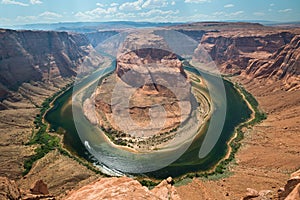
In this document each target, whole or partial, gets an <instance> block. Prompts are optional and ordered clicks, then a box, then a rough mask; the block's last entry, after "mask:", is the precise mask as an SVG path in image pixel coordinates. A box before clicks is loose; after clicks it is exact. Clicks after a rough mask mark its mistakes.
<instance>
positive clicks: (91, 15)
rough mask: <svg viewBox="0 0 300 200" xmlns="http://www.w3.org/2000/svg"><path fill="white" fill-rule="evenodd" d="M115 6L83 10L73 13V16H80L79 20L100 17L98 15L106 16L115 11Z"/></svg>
mask: <svg viewBox="0 0 300 200" xmlns="http://www.w3.org/2000/svg"><path fill="white" fill-rule="evenodd" d="M117 10H118V9H117V7H110V8H107V9H105V8H101V7H98V8H95V9H93V10H89V11H85V12H77V13H76V14H75V17H78V18H80V19H81V20H84V19H86V20H93V19H95V18H100V17H107V16H111V15H113V14H114V13H116V12H117Z"/></svg>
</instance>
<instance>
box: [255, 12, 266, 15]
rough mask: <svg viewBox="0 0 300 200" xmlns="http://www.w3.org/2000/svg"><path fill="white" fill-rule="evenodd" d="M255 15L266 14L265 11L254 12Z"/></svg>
mask: <svg viewBox="0 0 300 200" xmlns="http://www.w3.org/2000/svg"><path fill="white" fill-rule="evenodd" d="M253 15H255V16H264V15H266V14H265V13H264V12H254V13H253Z"/></svg>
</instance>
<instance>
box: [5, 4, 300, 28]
mask: <svg viewBox="0 0 300 200" xmlns="http://www.w3.org/2000/svg"><path fill="white" fill-rule="evenodd" d="M0 2H1V3H0V26H8V25H19V24H34V23H55V22H78V21H80V22H87V21H98V22H101V21H151V22H194V21H225V20H238V21H245V20H265V21H277V22H291V21H300V0H181V1H179V0H119V1H118V0H115V1H114V0H113V1H109V0H0Z"/></svg>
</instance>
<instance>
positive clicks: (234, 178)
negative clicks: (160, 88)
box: [0, 24, 300, 200]
mask: <svg viewBox="0 0 300 200" xmlns="http://www.w3.org/2000/svg"><path fill="white" fill-rule="evenodd" d="M196 25H197V26H198V25H199V24H196ZM204 25H205V24H204ZM238 26H241V24H238ZM243 26H244V25H243ZM252 26H253V28H251V27H252ZM191 27H192V28H191ZM207 27H209V29H211V30H213V31H211V32H209V30H206V29H207ZM207 27H206V28H205V27H204V28H203V27H202V25H201V26H200V28H199V27H195V28H194V29H201V30H202V29H203V31H198V32H196V33H195V32H193V31H195V30H194V29H193V26H189V27H188V28H187V29H185V30H183V31H182V32H184V31H185V32H186V33H187V34H192V35H193V36H194V38H198V39H199V38H200V39H201V38H202V36H203V35H204V36H203V38H202V39H201V42H202V43H203V44H204V46H205V45H206V46H205V47H206V48H207V49H208V50H209V53H210V54H211V56H212V58H213V60H214V61H215V62H216V63H217V64H218V65H219V66H220V69H224V70H225V72H226V71H227V72H228V73H235V72H236V71H238V72H239V73H238V74H240V75H237V76H234V77H231V80H232V81H233V82H239V83H241V84H242V85H243V86H244V87H245V88H246V89H247V90H248V91H249V92H250V93H251V94H253V96H254V97H255V98H256V99H257V101H258V103H259V106H260V109H261V110H263V111H264V112H265V113H266V114H267V116H268V117H267V119H266V120H264V121H263V122H262V123H260V124H257V125H255V126H254V127H252V128H251V129H248V130H246V133H245V138H244V139H243V140H242V141H241V144H242V146H241V148H240V149H239V151H238V153H237V154H236V155H235V162H232V163H231V164H230V165H229V172H227V173H226V174H225V175H222V176H221V177H215V178H214V177H211V178H210V179H199V178H194V179H193V180H187V183H185V184H182V185H180V186H178V185H175V186H174V185H173V186H172V184H171V183H172V181H170V180H169V181H163V182H162V183H161V184H160V185H159V186H157V187H155V188H154V189H152V190H149V189H146V188H145V187H142V186H141V185H140V184H139V183H138V182H136V181H134V180H132V179H130V178H105V177H104V175H101V174H97V173H95V172H94V171H92V170H90V169H88V168H87V167H86V166H84V165H82V163H85V161H81V162H77V161H75V160H74V159H73V158H70V157H68V156H66V155H63V154H61V153H60V152H59V151H58V150H54V151H51V152H50V153H48V154H47V155H45V156H44V157H43V158H42V159H39V160H38V161H37V162H35V163H34V165H33V167H32V169H31V170H30V171H29V173H28V174H26V175H25V176H23V175H22V174H23V172H24V167H23V165H24V161H25V160H26V159H28V158H29V157H30V156H31V155H33V154H34V153H35V148H36V147H37V145H26V144H27V143H28V141H29V140H30V138H32V135H33V132H36V131H37V129H35V125H34V123H33V122H34V119H35V117H36V115H37V114H39V110H40V108H39V105H41V104H42V102H43V101H44V100H45V99H46V98H47V97H49V96H51V95H53V94H54V93H55V92H57V91H59V90H60V89H61V88H62V87H63V86H65V85H66V84H67V83H70V82H71V81H72V80H71V78H70V77H71V76H72V73H70V74H71V75H70V76H69V77H65V76H63V77H61V76H58V78H53V77H51V81H50V82H48V81H38V80H35V81H33V80H32V81H25V83H23V84H22V85H20V87H19V89H18V90H17V91H10V94H9V96H8V97H5V98H2V94H3V93H4V94H5V93H6V91H5V90H3V87H2V85H1V84H2V83H1V84H0V86H1V87H0V96H1V102H0V129H1V138H0V152H1V156H0V169H1V170H0V176H1V177H7V178H9V179H10V180H14V181H8V180H7V179H4V178H1V179H0V180H1V181H0V199H7V198H8V197H16V199H17V198H19V197H21V196H22V198H23V199H26V198H27V199H28V198H29V197H28V194H30V193H32V191H30V189H32V188H33V184H35V183H36V181H38V180H43V182H44V183H46V184H47V188H48V190H49V193H50V195H48V197H45V196H41V197H38V196H35V197H34V198H40V199H42V198H48V199H51V198H52V199H53V198H54V197H55V198H56V199H64V198H69V199H72V197H74V199H76V198H78V199H80V198H81V199H82V197H83V196H80V195H77V196H76V194H82V195H85V192H86V191H89V190H86V189H91V190H90V192H91V191H92V190H93V189H97V188H96V187H94V186H97V185H98V183H102V184H103V185H105V188H103V185H102V186H101V187H100V190H99V188H98V193H99V194H102V193H101V192H100V191H104V190H105V191H107V196H105V194H104V196H102V197H103V198H104V197H106V198H108V199H109V198H110V199H116V198H115V197H113V196H112V194H124V195H125V196H126V194H127V195H129V194H135V193H136V195H137V196H127V197H130V198H131V199H190V200H193V199H195V200H196V199H197V200H199V199H217V200H220V199H229V200H232V199H233V200H235V199H237V200H239V199H241V198H243V197H245V195H246V193H247V188H248V192H249V191H251V190H252V191H253V190H256V191H260V193H261V196H260V197H259V195H256V194H255V195H254V196H255V197H256V198H257V199H264V198H265V199H279V197H278V190H279V189H280V188H282V187H284V185H285V184H286V182H287V180H288V179H289V178H290V175H291V174H292V173H293V172H295V171H297V170H299V169H300V149H299V135H300V98H299V97H300V88H299V60H300V58H299V55H300V54H299V46H300V45H299V44H300V43H299V33H300V30H299V29H297V30H292V29H287V30H282V28H280V29H276V30H272V28H270V27H267V28H263V27H260V26H259V27H258V28H257V25H251V26H249V29H247V31H245V30H246V29H245V27H242V28H237V29H236V30H234V31H233V30H231V29H229V28H228V27H227V29H228V30H225V31H224V32H225V33H224V34H223V33H222V32H221V33H219V32H216V31H214V30H215V28H214V27H213V26H207ZM221 27H223V28H224V26H221ZM233 27H234V26H233ZM179 28H182V27H180V26H178V27H176V29H179ZM190 28H191V29H192V30H189V29H190ZM223 28H219V30H221V31H223V30H222V29H223ZM260 29H263V30H264V31H261V32H259V33H258V31H257V30H260ZM249 30H251V31H249ZM205 31H208V32H209V33H205ZM230 31H232V32H231V34H229V33H230ZM255 31H256V32H255ZM2 32H3V33H2ZM2 32H1V34H5V32H6V31H2ZM240 32H242V33H241V34H240ZM13 34H15V35H18V34H19V33H13ZM29 34H35V33H34V32H30V33H29ZM205 34H206V35H205ZM58 35H59V34H58ZM64 35H65V36H64V37H67V36H66V34H65V33H64ZM297 35H298V36H297ZM16 37H17V36H16ZM53 37H54V38H55V37H57V35H56V34H54V36H53ZM68 37H69V36H68ZM72 37H75V36H72ZM224 38H225V39H224ZM253 38H254V39H253ZM266 38H267V39H266ZM292 38H294V39H292ZM222 39H224V41H226V42H224V41H223V40H222ZM218 40H220V41H218ZM231 40H233V41H231ZM243 40H246V44H251V45H248V46H247V48H244V47H245V45H244V44H245V41H243ZM0 41H2V40H0ZM3 41H4V40H3ZM82 41H83V40H82ZM253 41H259V42H261V44H262V45H265V46H259V45H258V46H259V47H257V46H255V45H256V43H255V42H253ZM273 41H275V42H273ZM4 42H7V41H4ZM60 42H61V41H59V42H56V43H57V44H60ZM251 42H252V43H251ZM259 42H258V43H259ZM31 43H32V41H31V42H28V44H31ZM22 45H23V47H24V45H25V44H22ZM88 45H89V44H87V46H88ZM58 46H60V45H58ZM224 46H225V47H226V48H224ZM227 47H228V49H229V51H227ZM24 48H25V47H24ZM74 48H75V47H74V46H71V47H70V49H74ZM89 48H91V47H90V46H89ZM216 49H217V50H220V51H221V50H222V49H223V50H224V49H225V50H224V52H216V51H215V50H216ZM24 52H26V51H24ZM10 53H11V52H10ZM33 54H36V52H33ZM66 54H67V53H63V54H62V56H61V55H56V56H59V57H65V55H66ZM81 54H83V55H85V54H84V53H82V52H81V51H79V53H78V55H79V56H78V57H80V58H81V56H82V55H81ZM7 55H9V53H7ZM223 55H225V56H223ZM25 56H27V54H26V55H24V57H25ZM76 58H77V57H76ZM277 58H278V59H277ZM73 59H75V58H73ZM222 59H224V60H225V61H226V62H225V61H224V60H222ZM69 60H72V59H69ZM12 61H13V57H12V60H9V62H12ZM43 62H44V60H42V61H41V63H43ZM28 63H29V62H28ZM286 63H288V64H286ZM1 64H3V63H1ZM17 64H18V63H17ZM239 64H240V65H241V66H240V69H238V70H237V67H239ZM3 65H4V64H3ZM58 65H60V64H59V63H58V62H57V64H53V67H54V68H55V69H56V68H59V67H58ZM287 68H288V69H287ZM255 70H256V71H255ZM50 71H51V70H49V74H51V73H52V74H56V75H57V73H58V71H59V70H54V71H55V73H54V72H51V73H50ZM253 71H254V72H253ZM283 72H284V73H283ZM21 74H22V73H21ZM30 74H31V73H28V74H22V75H23V76H27V75H28V76H29V75H30ZM249 74H250V75H249ZM56 75H55V76H56ZM270 77H271V78H270ZM274 77H275V78H274ZM278 77H279V78H278ZM29 78H30V77H29ZM60 137H61V136H60ZM298 180H300V179H298ZM89 184H91V185H89ZM114 185H115V186H118V187H114ZM98 186H99V185H98ZM106 186H107V187H106ZM82 187H83V188H82ZM16 188H20V190H19V189H16ZM80 188H82V189H80ZM101 188H102V189H101ZM249 188H251V189H249ZM76 191H77V192H78V193H76ZM95 191H97V190H95ZM136 191H138V192H136ZM80 192H82V193H80ZM296 192H297V191H296ZM9 195H10V196H9ZM72 195H74V196H72ZM298 196H300V195H298ZM75 197H76V198H75ZM121 197H123V196H121ZM31 198H33V197H32V196H31ZM130 198H129V199H130ZM12 199H13V198H12Z"/></svg>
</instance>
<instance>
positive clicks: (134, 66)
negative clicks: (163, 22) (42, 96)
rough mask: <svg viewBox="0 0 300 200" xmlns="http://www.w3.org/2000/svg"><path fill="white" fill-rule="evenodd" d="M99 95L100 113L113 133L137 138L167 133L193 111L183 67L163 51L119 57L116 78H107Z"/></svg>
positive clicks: (97, 107) (149, 50)
mask: <svg viewBox="0 0 300 200" xmlns="http://www.w3.org/2000/svg"><path fill="white" fill-rule="evenodd" d="M111 85H114V88H112V86H111ZM96 93H97V95H96V98H95V103H96V110H97V111H98V113H100V112H104V113H105V115H106V116H107V119H108V121H110V124H112V126H113V128H114V129H116V130H120V131H124V132H126V133H129V134H130V133H133V134H135V135H137V136H151V135H153V134H157V133H164V132H168V131H170V130H172V129H174V128H176V127H177V126H179V125H180V123H182V122H183V121H184V120H185V119H186V118H187V117H188V115H189V113H190V111H191V105H190V99H189V98H190V86H189V84H188V82H187V79H186V74H185V73H184V71H183V69H182V64H181V62H180V61H179V60H178V59H177V57H176V55H175V54H173V53H171V52H168V51H165V50H160V49H151V48H148V49H141V50H136V51H132V52H129V53H126V54H124V55H122V56H120V57H119V58H118V60H117V69H116V75H113V76H112V77H109V78H107V79H106V80H105V81H104V82H103V84H102V85H101V86H100V87H99V89H98V90H97V92H96ZM103 97H104V98H103ZM105 97H106V98H105Z"/></svg>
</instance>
